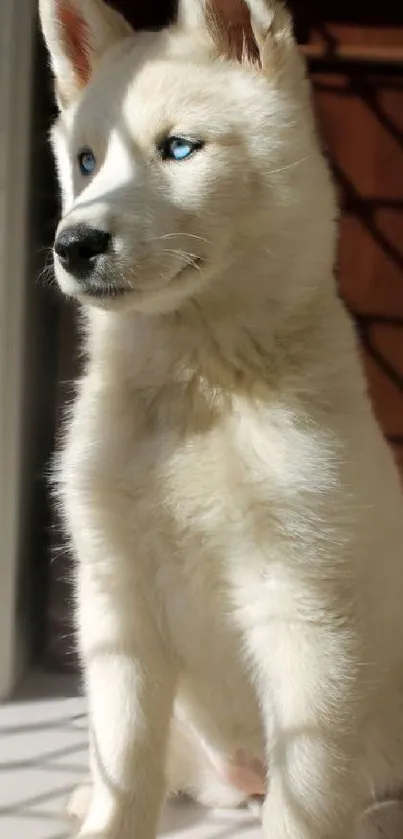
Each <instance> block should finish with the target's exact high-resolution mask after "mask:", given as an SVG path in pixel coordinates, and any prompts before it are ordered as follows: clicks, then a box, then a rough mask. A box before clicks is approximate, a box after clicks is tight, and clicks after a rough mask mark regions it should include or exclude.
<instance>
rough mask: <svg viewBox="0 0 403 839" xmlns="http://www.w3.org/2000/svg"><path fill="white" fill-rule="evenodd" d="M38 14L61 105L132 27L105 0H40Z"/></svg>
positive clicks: (70, 99)
mask: <svg viewBox="0 0 403 839" xmlns="http://www.w3.org/2000/svg"><path fill="white" fill-rule="evenodd" d="M39 14H40V20H41V26H42V31H43V35H44V38H45V41H46V45H47V48H48V50H49V54H50V59H51V64H52V68H53V73H54V77H55V90H56V99H57V101H58V105H59V107H60V108H61V109H62V108H64V107H66V106H67V105H68V104H70V103H71V102H72V101H73V100H74V99H75V98H76V97H77V96H78V95H79V93H80V92H81V91H82V90H83V88H84V87H85V86H86V85H87V84H88V82H89V80H90V78H91V76H92V74H93V72H94V70H95V68H96V66H97V64H98V63H99V62H100V60H101V58H102V56H103V55H104V53H105V52H106V50H107V49H108V48H109V47H110V46H112V45H113V44H114V43H116V42H117V41H119V40H121V39H122V38H125V37H126V36H127V35H130V34H131V33H132V32H133V30H132V28H131V27H130V25H129V24H128V23H127V22H126V21H125V19H124V18H123V17H122V15H120V14H118V12H115V11H114V10H113V9H111V7H110V6H108V5H107V4H106V3H104V2H103V0H39Z"/></svg>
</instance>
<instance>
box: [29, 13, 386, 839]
mask: <svg viewBox="0 0 403 839" xmlns="http://www.w3.org/2000/svg"><path fill="white" fill-rule="evenodd" d="M39 6H40V15H41V23H42V28H43V32H44V37H45V40H46V42H47V46H48V49H49V54H50V59H51V65H52V69H53V73H54V78H55V94H56V99H57V102H58V107H59V116H58V118H57V120H56V123H55V125H54V127H53V129H52V144H53V149H54V153H55V158H56V164H57V168H58V174H59V179H60V185H61V191H62V199H63V212H62V217H61V220H60V223H59V225H58V228H57V231H56V238H55V275H56V279H57V282H58V284H59V285H60V287H61V289H62V290H63V292H64V293H65V294H67V295H68V296H70V297H72V298H74V299H76V300H77V301H78V302H79V303H80V306H81V310H82V314H83V318H82V322H83V340H84V342H85V347H86V364H85V371H84V373H83V376H82V379H81V381H80V383H79V387H78V395H77V399H76V402H75V405H74V406H73V409H72V411H71V415H70V416H69V417H68V418H67V419H66V424H65V431H64V442H63V446H62V450H61V453H60V455H59V458H58V463H57V470H56V481H55V483H56V486H57V492H58V496H59V500H60V504H61V508H62V511H63V515H64V517H65V523H66V532H67V534H68V536H69V538H71V541H72V545H73V549H74V553H75V557H76V571H75V574H76V594H77V627H78V641H79V648H80V653H81V659H82V664H83V669H84V674H85V678H86V685H87V692H88V700H89V713H90V727H91V767H90V768H91V783H88V785H87V787H86V788H85V789H84V790H83V791H81V792H80V793H79V794H78V795H76V796H75V799H74V801H73V802H72V804H71V808H70V809H71V811H72V812H73V813H74V814H75V816H76V817H77V818H78V819H79V821H80V826H79V836H80V837H81V839H90V838H91V839H94V837H96V839H134V837H135V839H153V837H154V836H155V832H156V826H157V823H158V818H159V813H160V809H161V806H162V803H163V801H164V799H165V796H166V795H167V794H175V793H178V792H185V793H187V794H189V795H191V796H193V797H194V798H196V799H197V800H199V801H201V802H203V803H204V804H206V805H209V806H221V807H235V806H241V805H245V804H247V803H248V801H249V799H250V798H251V797H255V796H259V797H260V798H261V799H263V798H264V797H265V796H266V792H267V796H266V798H265V800H264V803H263V808H262V820H263V830H264V836H265V839H350V837H352V836H353V832H354V826H355V823H356V820H357V818H358V816H359V815H360V813H361V812H362V810H363V808H364V807H365V806H366V805H367V804H368V803H369V802H371V801H372V800H374V799H375V798H376V797H377V796H378V795H380V794H382V793H383V792H384V791H385V790H388V789H393V788H395V787H396V785H397V784H398V782H399V780H400V778H401V762H402V757H403V744H402V737H403V702H402V697H403V693H402V688H403V669H402V662H403V610H402V596H401V591H402V583H403V562H402V542H403V539H402V537H403V514H402V503H401V488H400V484H399V478H398V474H397V470H396V468H395V465H394V462H393V459H392V455H391V453H390V452H389V449H388V447H387V445H386V443H385V442H384V440H383V438H382V435H381V432H380V430H379V428H378V426H377V424H376V422H375V419H374V418H373V415H372V411H371V407H370V404H369V400H368V396H367V391H366V384H365V381H364V377H363V373H362V370H361V365H360V362H359V357H358V350H357V343H356V338H355V334H354V330H353V326H352V323H351V322H350V319H349V317H348V315H347V314H346V312H345V310H344V308H343V306H342V304H341V302H340V301H339V298H338V295H337V289H336V284H335V279H334V262H335V252H336V243H337V225H336V215H337V210H336V203H335V196H334V189H333V185H332V182H331V178H330V176H329V171H328V166H327V163H326V162H325V160H324V157H323V156H322V152H321V148H320V143H319V141H318V139H317V135H316V127H315V121H314V116H313V112H312V108H311V97H310V87H309V83H308V81H307V78H306V73H305V67H304V64H303V61H302V59H301V57H300V54H299V51H298V48H297V46H296V44H295V42H294V39H293V33H292V23H291V21H290V19H289V15H288V13H287V11H286V8H285V7H284V6H283V5H282V3H280V2H275V0H232V2H231V3H229V2H227V1H226V0H210V2H207V0H206V2H205V0H180V5H179V10H178V19H177V22H176V23H175V24H174V25H172V26H171V27H170V28H168V29H165V30H163V31H160V32H153V33H151V32H134V31H132V29H131V28H130V26H129V25H128V24H127V23H126V21H124V20H123V18H122V17H121V16H120V15H118V14H117V13H116V12H115V11H113V10H112V9H111V8H110V7H108V6H107V5H106V4H105V3H104V2H102V0H40V2H39Z"/></svg>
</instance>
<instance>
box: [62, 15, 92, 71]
mask: <svg viewBox="0 0 403 839" xmlns="http://www.w3.org/2000/svg"><path fill="white" fill-rule="evenodd" d="M58 16H59V21H60V28H61V32H62V36H63V40H64V46H65V50H66V53H67V55H68V57H69V59H70V61H71V63H72V65H73V67H74V72H75V73H76V76H77V79H78V80H79V82H80V84H82V85H83V87H84V85H86V84H87V83H88V82H89V80H90V76H91V65H90V60H89V54H88V28H87V25H86V23H85V21H84V20H83V18H82V17H81V16H80V14H79V12H78V11H77V9H76V8H74V7H73V5H72V4H71V3H69V2H65V0H61V2H59V4H58Z"/></svg>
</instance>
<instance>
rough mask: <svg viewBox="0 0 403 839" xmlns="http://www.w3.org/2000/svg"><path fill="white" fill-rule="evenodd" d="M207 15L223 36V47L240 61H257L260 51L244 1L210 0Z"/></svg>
mask: <svg viewBox="0 0 403 839" xmlns="http://www.w3.org/2000/svg"><path fill="white" fill-rule="evenodd" d="M207 14H208V17H210V21H212V23H213V26H215V28H216V30H218V32H219V33H220V34H221V38H220V40H221V45H222V47H224V49H225V47H226V51H227V52H228V54H229V55H230V56H232V57H234V58H237V59H238V60H239V61H240V60H241V59H242V58H244V57H247V58H249V59H250V60H253V61H256V60H258V58H259V50H258V47H257V44H256V41H255V37H254V35H253V31H252V26H251V20H250V12H249V9H248V6H247V4H246V3H245V2H244V0H209V2H208V5H207Z"/></svg>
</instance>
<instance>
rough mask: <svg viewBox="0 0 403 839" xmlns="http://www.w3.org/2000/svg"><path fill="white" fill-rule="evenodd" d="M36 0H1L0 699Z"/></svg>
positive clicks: (6, 638) (4, 687)
mask: <svg viewBox="0 0 403 839" xmlns="http://www.w3.org/2000/svg"><path fill="white" fill-rule="evenodd" d="M36 5H37V4H36V2H35V0H6V2H1V0H0V699H3V698H5V697H6V696H7V695H8V694H9V693H10V691H11V690H12V688H13V686H14V684H15V681H16V679H17V677H18V675H19V672H20V670H21V666H22V664H23V662H22V661H21V659H22V658H23V653H22V650H23V646H24V645H23V644H21V639H20V638H19V633H18V627H17V620H16V605H17V580H18V561H19V554H20V544H21V541H20V540H21V539H22V538H23V534H22V533H21V532H20V531H21V527H20V503H21V466H22V464H21V442H22V440H21V434H22V422H21V420H22V410H23V388H24V370H23V359H24V334H25V329H24V324H25V311H26V293H25V289H26V283H27V262H28V259H27V243H28V236H27V234H28V230H27V219H28V199H29V177H28V174H29V169H28V166H29V158H30V143H31V102H32V85H33V54H34V53H33V48H34V34H35V26H36Z"/></svg>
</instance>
